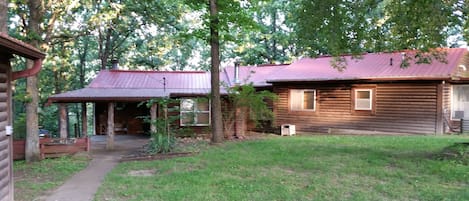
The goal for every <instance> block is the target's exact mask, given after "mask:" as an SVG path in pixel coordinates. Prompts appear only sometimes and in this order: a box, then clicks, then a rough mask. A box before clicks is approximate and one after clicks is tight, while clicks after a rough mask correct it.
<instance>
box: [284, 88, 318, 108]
mask: <svg viewBox="0 0 469 201" xmlns="http://www.w3.org/2000/svg"><path fill="white" fill-rule="evenodd" d="M294 91H298V92H301V93H302V96H301V109H296V108H293V104H292V103H293V101H292V98H293V96H292V93H293V92H294ZM311 91H312V92H313V94H314V97H313V107H314V109H304V93H305V92H311ZM316 100H317V90H316V89H290V91H289V99H288V101H289V105H290V107H289V109H290V111H295V112H315V111H316V109H317V104H316V102H317V101H316Z"/></svg>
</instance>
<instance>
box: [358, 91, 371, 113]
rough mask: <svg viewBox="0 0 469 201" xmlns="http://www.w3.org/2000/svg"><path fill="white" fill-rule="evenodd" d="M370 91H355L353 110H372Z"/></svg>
mask: <svg viewBox="0 0 469 201" xmlns="http://www.w3.org/2000/svg"><path fill="white" fill-rule="evenodd" d="M372 105H373V90H372V89H355V110H372V109H373V107H372Z"/></svg>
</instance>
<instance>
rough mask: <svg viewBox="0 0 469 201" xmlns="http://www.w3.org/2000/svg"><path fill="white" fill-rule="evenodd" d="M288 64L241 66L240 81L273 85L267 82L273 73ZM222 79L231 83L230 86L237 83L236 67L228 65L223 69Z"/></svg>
mask: <svg viewBox="0 0 469 201" xmlns="http://www.w3.org/2000/svg"><path fill="white" fill-rule="evenodd" d="M287 65H288V64H280V65H276V64H271V65H262V66H240V69H239V81H240V83H241V84H247V83H253V85H254V86H256V87H265V86H271V84H270V83H267V82H266V81H267V79H269V78H271V75H272V74H274V73H276V72H278V71H279V70H280V69H283V67H285V66H287ZM221 75H222V77H221V78H220V80H222V81H223V82H225V83H226V84H229V86H233V85H235V84H236V83H235V78H234V67H233V66H230V67H226V68H225V69H223V74H221Z"/></svg>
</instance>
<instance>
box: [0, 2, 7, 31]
mask: <svg viewBox="0 0 469 201" xmlns="http://www.w3.org/2000/svg"><path fill="white" fill-rule="evenodd" d="M0 32H3V33H8V0H0Z"/></svg>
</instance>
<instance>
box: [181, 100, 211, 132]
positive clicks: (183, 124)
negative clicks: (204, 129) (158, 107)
mask: <svg viewBox="0 0 469 201" xmlns="http://www.w3.org/2000/svg"><path fill="white" fill-rule="evenodd" d="M187 99H189V100H193V101H194V103H195V106H194V109H193V111H183V110H182V102H183V101H184V100H187ZM198 99H199V98H197V97H192V98H190V97H188V98H181V99H180V102H179V107H180V110H179V115H180V118H179V125H180V126H210V125H211V120H212V118H211V115H212V113H211V111H210V110H211V108H210V100H208V98H207V104H208V107H207V108H208V110H203V111H199V110H198V108H197V105H198V101H197V100H198ZM185 113H192V114H195V115H194V122H197V114H208V124H200V123H198V122H197V123H195V124H186V123H183V120H182V116H183V114H185Z"/></svg>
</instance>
